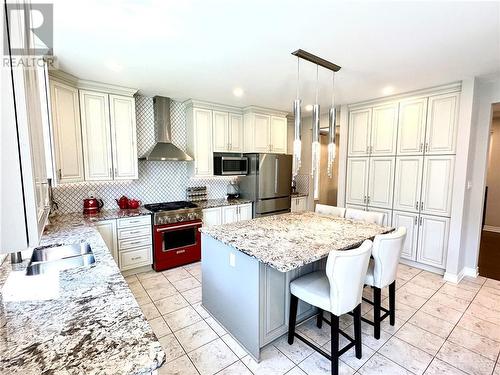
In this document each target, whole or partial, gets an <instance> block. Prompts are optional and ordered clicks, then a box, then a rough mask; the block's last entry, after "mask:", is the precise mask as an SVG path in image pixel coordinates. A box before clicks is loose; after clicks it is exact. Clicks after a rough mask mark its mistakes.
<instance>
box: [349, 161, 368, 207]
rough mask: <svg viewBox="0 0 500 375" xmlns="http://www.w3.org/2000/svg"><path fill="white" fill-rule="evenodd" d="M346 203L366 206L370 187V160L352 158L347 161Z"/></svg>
mask: <svg viewBox="0 0 500 375" xmlns="http://www.w3.org/2000/svg"><path fill="white" fill-rule="evenodd" d="M346 185H347V186H346V202H347V203H350V204H357V205H366V197H367V195H368V194H367V186H368V158H350V159H348V161H347V184H346Z"/></svg>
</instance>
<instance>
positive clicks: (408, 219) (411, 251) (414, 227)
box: [392, 211, 418, 260]
mask: <svg viewBox="0 0 500 375" xmlns="http://www.w3.org/2000/svg"><path fill="white" fill-rule="evenodd" d="M392 226H393V227H396V228H399V227H405V228H406V240H405V244H404V247H403V252H402V253H401V258H404V259H408V260H417V237H418V214H416V213H409V212H399V211H394V212H393V214H392Z"/></svg>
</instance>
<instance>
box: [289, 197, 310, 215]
mask: <svg viewBox="0 0 500 375" xmlns="http://www.w3.org/2000/svg"><path fill="white" fill-rule="evenodd" d="M290 211H292V212H304V211H307V197H294V196H292V200H291V205H290Z"/></svg>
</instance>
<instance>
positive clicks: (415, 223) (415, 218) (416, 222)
mask: <svg viewBox="0 0 500 375" xmlns="http://www.w3.org/2000/svg"><path fill="white" fill-rule="evenodd" d="M417 220H418V219H417V217H416V216H415V225H417V224H418V223H417Z"/></svg>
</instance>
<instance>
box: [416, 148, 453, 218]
mask: <svg viewBox="0 0 500 375" xmlns="http://www.w3.org/2000/svg"><path fill="white" fill-rule="evenodd" d="M454 166H455V157H454V156H427V157H425V159H424V177H423V183H422V189H423V190H422V200H421V204H420V207H421V212H422V213H424V214H430V215H442V216H450V214H451V198H452V189H453V173H454Z"/></svg>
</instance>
